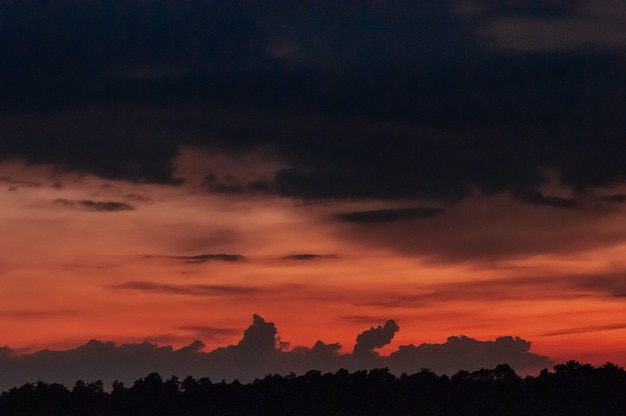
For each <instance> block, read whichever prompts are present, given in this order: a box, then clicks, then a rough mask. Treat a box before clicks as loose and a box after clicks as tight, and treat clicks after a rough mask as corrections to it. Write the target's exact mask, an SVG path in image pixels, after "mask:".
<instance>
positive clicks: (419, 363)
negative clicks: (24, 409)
mask: <svg viewBox="0 0 626 416" xmlns="http://www.w3.org/2000/svg"><path fill="white" fill-rule="evenodd" d="M399 329H400V328H399V326H398V325H397V324H396V322H395V321H393V320H388V321H387V322H386V323H385V324H384V325H383V326H378V327H371V328H370V329H369V330H366V331H364V332H362V333H361V334H359V335H358V336H357V337H356V344H355V346H354V351H353V352H352V353H350V354H342V353H340V349H341V345H340V344H338V343H334V344H326V343H324V342H323V341H317V342H316V343H315V345H313V347H311V348H309V347H303V346H296V347H293V348H287V344H285V343H281V342H280V338H279V337H278V331H277V329H276V326H275V325H274V323H273V322H267V321H265V320H264V319H263V318H262V317H260V316H259V315H256V314H255V315H254V316H253V321H252V324H251V325H250V326H249V327H248V328H247V329H246V330H245V331H244V333H243V338H241V340H240V341H239V343H237V344H236V345H230V346H227V347H222V348H217V349H215V350H213V351H210V352H203V351H202V350H203V348H204V344H203V343H202V342H201V341H194V342H192V343H191V344H189V345H187V346H184V347H182V348H179V349H174V348H172V347H171V346H157V345H156V344H154V343H151V342H148V341H146V342H143V343H140V344H115V343H114V342H101V341H98V340H95V339H92V340H90V341H89V342H87V343H86V344H84V345H81V346H79V347H76V348H73V349H68V350H64V351H53V350H47V349H46V350H40V351H37V352H33V353H26V354H19V353H17V352H16V351H14V350H12V349H11V348H9V347H7V346H4V347H2V348H0V391H6V390H8V389H10V388H12V387H18V386H21V385H23V384H24V383H29V382H30V383H33V382H36V381H44V382H47V383H52V382H55V383H61V384H63V385H65V386H66V387H71V386H73V385H74V383H75V382H76V381H78V380H83V381H87V382H91V381H96V380H100V381H102V382H103V383H104V384H105V385H111V383H113V381H121V382H123V383H126V384H130V383H132V382H134V381H135V380H137V379H139V378H140V377H143V376H145V375H147V374H149V373H152V372H158V373H160V374H161V375H162V376H165V377H169V376H172V375H175V376H178V377H185V376H187V375H192V376H194V377H209V378H210V379H211V380H213V381H219V380H222V379H225V380H226V381H233V380H235V379H238V380H239V381H241V382H250V381H252V380H254V379H255V378H262V377H264V376H266V375H267V374H280V375H286V374H289V373H291V372H294V373H296V374H304V373H305V372H306V371H309V370H318V371H323V372H335V371H337V370H339V369H341V368H344V369H347V370H349V371H356V370H369V369H373V368H384V367H388V368H389V369H390V370H391V371H392V372H393V373H394V374H396V375H400V374H401V373H407V374H412V373H416V372H418V371H420V370H421V369H424V368H427V369H430V370H431V371H434V372H436V373H438V374H447V375H452V374H454V373H456V372H457V371H459V370H467V371H474V370H478V369H480V368H495V366H496V365H498V364H504V363H506V364H509V365H510V366H511V367H512V368H513V369H514V370H516V371H517V372H521V373H529V372H538V371H539V370H541V369H543V368H547V367H550V366H551V365H553V364H554V362H553V361H552V360H550V359H549V358H548V357H545V356H541V355H537V354H534V353H532V352H530V342H527V341H525V340H523V339H521V338H518V337H515V338H514V337H510V336H507V337H500V338H497V339H496V340H495V341H478V340H476V339H472V338H469V337H466V336H460V337H456V336H455V337H449V338H448V339H447V341H446V342H445V343H443V344H420V345H418V346H415V345H413V344H410V345H404V346H400V347H399V349H398V350H397V351H395V352H392V353H391V354H390V355H389V356H387V357H385V356H381V355H380V354H379V353H378V352H377V351H376V350H377V349H379V348H381V347H383V346H385V345H388V344H389V343H390V342H391V340H392V338H393V336H394V334H395V333H396V332H397V331H398V330H399ZM202 330H203V331H217V332H224V331H225V332H231V331H232V330H231V329H220V328H202Z"/></svg>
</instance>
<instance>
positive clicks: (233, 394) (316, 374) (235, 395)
mask: <svg viewBox="0 0 626 416" xmlns="http://www.w3.org/2000/svg"><path fill="white" fill-rule="evenodd" d="M625 393H626V371H624V369H623V368H621V367H618V366H616V365H614V364H611V363H607V364H605V365H604V366H601V367H593V366H592V365H589V364H581V363H579V362H577V361H569V362H567V363H565V364H559V365H556V366H555V367H554V371H553V372H550V371H548V370H547V369H546V370H543V371H542V372H541V374H540V375H539V376H537V377H526V378H521V377H519V376H518V375H517V374H515V372H514V371H513V370H512V369H511V367H509V366H508V365H507V364H501V365H498V366H497V367H496V368H494V369H481V370H478V371H474V372H468V371H459V372H458V373H456V374H455V375H453V376H452V377H448V376H445V375H444V376H439V375H437V374H435V373H433V372H432V371H430V370H428V369H423V370H422V371H420V372H418V373H416V374H412V375H407V374H402V376H400V377H396V376H394V375H393V374H391V373H390V372H389V370H388V369H386V368H385V369H376V370H371V371H356V372H354V373H350V372H348V371H347V370H339V371H337V372H336V373H334V374H332V373H326V374H323V373H322V372H320V371H309V372H307V373H306V374H304V375H300V376H296V375H295V374H290V375H287V376H279V375H268V376H266V377H265V378H263V379H256V380H255V381H254V382H252V383H250V384H241V383H240V382H239V381H237V380H235V381H233V382H231V383H226V382H224V381H222V382H220V383H213V382H212V381H211V380H209V379H208V378H200V379H194V378H193V377H191V376H190V377H187V378H185V379H184V380H182V381H181V380H180V379H178V378H177V377H171V378H170V379H167V380H163V379H162V378H161V376H160V375H159V374H157V373H152V374H150V375H148V376H147V377H145V378H142V379H139V380H137V381H136V382H135V383H134V385H133V386H131V387H126V386H124V385H123V384H122V383H118V382H115V383H113V386H112V390H111V391H109V392H107V391H105V389H104V388H103V385H102V383H101V382H98V381H96V382H92V383H85V382H84V381H82V380H80V381H77V382H76V384H75V386H74V388H73V389H72V390H69V389H68V388H66V387H65V386H62V385H60V384H46V383H43V382H38V383H36V384H32V383H28V384H25V385H23V386H21V387H17V388H13V389H11V390H10V391H7V392H4V393H2V394H1V395H0V414H2V415H5V416H43V415H50V416H51V415H55V416H66V415H67V416H74V415H96V416H98V415H116V416H125V415H133V416H142V415H146V416H148V415H150V416H159V415H177V416H178V415H188V416H201V415H307V416H313V415H381V416H383V415H384V416H393V415H398V416H401V415H508V416H515V415H599V414H600V415H623V414H625V412H626V394H625Z"/></svg>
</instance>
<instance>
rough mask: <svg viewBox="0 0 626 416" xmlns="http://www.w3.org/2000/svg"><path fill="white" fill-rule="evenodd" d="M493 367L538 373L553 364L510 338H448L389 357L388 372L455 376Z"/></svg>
mask: <svg viewBox="0 0 626 416" xmlns="http://www.w3.org/2000/svg"><path fill="white" fill-rule="evenodd" d="M494 363H507V364H509V365H510V366H511V367H513V368H515V369H522V368H524V369H535V370H536V369H540V368H542V367H544V366H547V365H549V364H550V363H551V362H550V360H549V359H547V358H546V357H543V356H540V355H536V354H533V353H531V352H530V342H528V341H525V340H523V339H521V338H518V337H515V338H513V337H510V336H507V337H500V338H497V339H496V340H495V341H478V340H475V339H472V338H469V337H466V336H460V337H456V336H455V337H449V338H448V340H447V341H446V342H445V343H443V344H421V345H418V346H415V345H412V344H411V345H406V346H401V347H400V348H399V349H398V351H396V352H393V353H391V355H390V356H389V368H390V369H391V370H392V371H394V372H397V371H407V370H408V372H417V371H419V370H420V368H429V369H431V370H432V371H434V372H436V373H440V374H452V373H455V372H456V371H458V369H459V368H463V369H465V370H468V371H472V370H478V369H480V368H493V367H494ZM422 364H423V365H422ZM420 365H421V367H419V366H420Z"/></svg>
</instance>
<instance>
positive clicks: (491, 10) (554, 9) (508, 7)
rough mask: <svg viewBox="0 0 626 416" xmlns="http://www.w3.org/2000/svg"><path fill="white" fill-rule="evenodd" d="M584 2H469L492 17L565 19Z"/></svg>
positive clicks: (478, 0) (517, 0) (508, 0)
mask: <svg viewBox="0 0 626 416" xmlns="http://www.w3.org/2000/svg"><path fill="white" fill-rule="evenodd" d="M583 1H584V0H549V1H545V0H543V1H542V0H515V1H510V0H499V1H498V0H497V1H493V0H470V1H468V3H469V4H472V5H474V6H479V7H481V9H482V10H481V12H482V13H484V14H487V15H489V16H491V17H494V16H528V17H543V18H546V17H566V16H570V15H572V14H575V13H576V11H577V7H578V6H579V5H580V4H581V3H582V2H583Z"/></svg>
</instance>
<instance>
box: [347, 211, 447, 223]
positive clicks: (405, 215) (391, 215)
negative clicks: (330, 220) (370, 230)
mask: <svg viewBox="0 0 626 416" xmlns="http://www.w3.org/2000/svg"><path fill="white" fill-rule="evenodd" d="M444 212H445V209H444V208H396V209H380V210H375V211H357V212H345V213H342V214H338V215H337V218H338V219H339V220H340V221H343V222H353V223H364V224H368V223H377V222H394V221H402V220H408V219H415V218H429V217H434V216H435V215H440V214H443V213H444Z"/></svg>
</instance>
